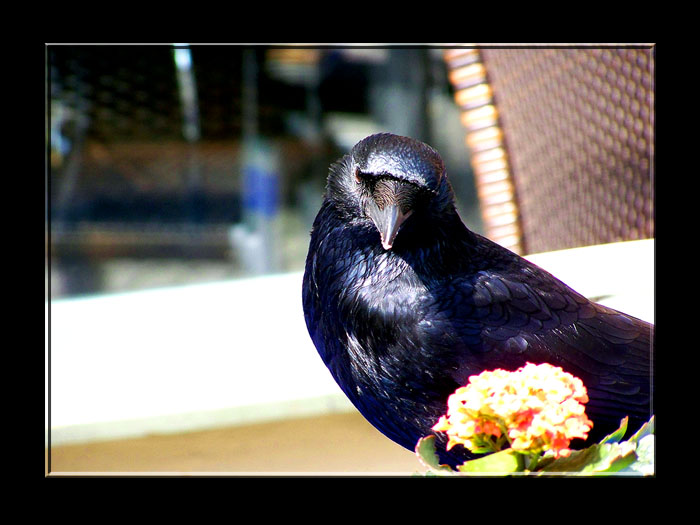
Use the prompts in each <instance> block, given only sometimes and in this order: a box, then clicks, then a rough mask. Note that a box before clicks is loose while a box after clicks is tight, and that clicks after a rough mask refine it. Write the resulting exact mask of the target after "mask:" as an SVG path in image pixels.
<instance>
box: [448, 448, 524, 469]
mask: <svg viewBox="0 0 700 525" xmlns="http://www.w3.org/2000/svg"><path fill="white" fill-rule="evenodd" d="M457 470H459V471H460V472H469V473H472V474H474V473H478V474H509V473H512V472H520V471H522V470H523V456H522V454H520V453H518V452H516V451H514V450H513V449H510V448H507V449H505V450H501V451H500V452H494V453H493V454H489V455H488V456H484V457H483V458H477V459H472V460H469V461H466V462H464V463H463V464H462V465H459V466H458V467H457Z"/></svg>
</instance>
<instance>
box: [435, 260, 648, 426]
mask: <svg viewBox="0 0 700 525" xmlns="http://www.w3.org/2000/svg"><path fill="white" fill-rule="evenodd" d="M450 288H452V290H451V291H450V292H449V293H448V294H446V295H448V296H451V299H450V301H449V304H447V305H445V307H446V308H448V309H449V310H450V311H451V313H450V316H451V318H452V319H453V324H454V330H455V332H454V333H455V341H453V343H454V344H455V345H456V346H457V347H460V346H461V353H462V355H463V361H462V364H461V367H460V370H459V371H458V372H457V374H456V376H455V378H456V379H457V380H458V382H460V383H461V384H466V382H467V381H468V376H469V375H472V374H473V373H475V372H474V371H475V370H477V371H478V370H479V369H484V368H489V369H493V368H496V367H502V368H506V369H509V370H514V369H516V368H517V367H519V366H522V365H523V364H524V363H525V362H533V363H541V362H548V363H551V364H552V365H555V366H560V367H562V368H563V369H564V370H565V371H567V372H569V373H572V374H574V375H576V376H577V377H579V378H581V380H582V381H583V382H584V384H585V386H586V388H587V389H588V394H589V398H590V401H589V403H588V405H587V409H586V410H587V413H588V414H589V417H591V418H594V421H595V419H598V420H600V421H603V420H604V421H607V422H609V423H611V424H618V423H619V422H620V419H622V418H623V417H624V416H630V418H631V419H632V420H634V421H642V422H643V421H646V420H648V418H649V417H650V410H651V408H650V399H651V384H652V378H651V369H652V367H651V357H652V338H653V326H652V325H650V324H649V323H646V322H644V321H642V320H639V319H636V318H634V317H632V316H629V315H626V314H624V313H621V312H618V311H616V310H613V309H611V308H607V307H604V306H602V305H598V304H596V303H592V302H591V301H589V300H588V299H586V298H585V297H583V296H582V295H580V294H578V293H577V292H575V291H574V290H572V289H571V288H569V287H568V286H566V285H565V284H564V283H562V282H561V281H559V280H557V279H556V278H554V277H553V276H551V275H550V274H548V273H547V272H545V271H544V270H542V269H540V268H539V267H537V266H534V265H532V264H531V263H523V264H522V265H521V266H520V267H519V268H518V269H517V271H513V270H511V271H503V270H501V271H495V270H493V271H489V270H486V271H480V272H477V273H475V274H472V275H469V276H467V277H465V278H459V279H455V280H453V281H452V283H451V284H450ZM477 334H478V335H477ZM485 364H488V366H486V367H485V366H483V365H485Z"/></svg>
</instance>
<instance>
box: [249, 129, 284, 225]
mask: <svg viewBox="0 0 700 525" xmlns="http://www.w3.org/2000/svg"><path fill="white" fill-rule="evenodd" d="M244 147H245V152H244V166H243V191H242V193H243V206H244V209H245V211H244V215H249V214H260V215H262V216H263V217H266V218H273V217H275V216H276V215H277V214H278V213H279V209H280V183H279V181H280V174H279V166H278V162H277V155H276V154H275V152H274V150H273V148H272V147H271V146H270V144H269V143H268V142H267V141H266V140H264V139H262V138H260V137H257V138H252V139H249V140H247V141H246V144H245V146H244Z"/></svg>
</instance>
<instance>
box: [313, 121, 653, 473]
mask: <svg viewBox="0 0 700 525" xmlns="http://www.w3.org/2000/svg"><path fill="white" fill-rule="evenodd" d="M380 231H381V233H380ZM303 305H304V313H305V319H306V324H307V327H308V329H309V334H310V335H311V339H312V340H313V342H314V344H315V346H316V348H317V349H318V352H319V354H320V356H321V358H322V359H323V361H324V362H325V364H326V366H327V367H328V369H329V370H330V372H331V374H332V375H333V377H334V378H335V380H336V382H337V383H338V384H339V385H340V387H341V389H342V390H343V391H344V392H345V394H346V395H347V396H348V398H349V399H350V400H351V401H352V402H353V404H354V405H355V406H356V407H357V408H358V409H359V411H360V412H361V413H362V414H363V415H364V416H365V417H366V418H367V419H368V420H369V421H370V422H371V423H372V424H373V425H374V426H375V427H377V428H378V429H379V430H380V431H381V432H383V433H384V434H385V435H386V436H388V437H389V438H391V439H393V440H394V441H396V442H397V443H399V444H401V445H402V446H404V447H406V448H408V449H410V450H413V449H414V447H415V445H416V442H417V441H418V439H419V438H421V437H423V436H426V435H429V434H431V433H432V431H431V427H432V426H433V425H434V424H435V422H436V421H437V419H438V418H439V416H440V415H442V414H444V413H445V410H446V400H447V397H448V396H449V395H450V394H451V393H452V392H453V391H454V390H455V389H456V388H457V387H458V386H461V385H464V384H466V383H467V382H468V378H469V376H471V375H473V374H478V373H480V372H481V371H483V370H486V369H488V370H492V369H495V368H504V369H507V370H515V369H516V368H518V367H520V366H522V365H524V364H525V363H526V362H532V363H542V362H548V363H551V364H553V365H555V366H561V367H562V368H563V369H564V370H566V371H568V372H570V373H572V374H574V375H576V376H578V377H580V378H581V379H582V380H583V382H584V384H585V385H586V387H587V389H588V394H589V397H590V401H589V403H588V404H587V407H586V413H587V414H588V416H589V418H590V419H592V421H593V422H594V429H593V431H592V432H591V435H590V437H589V440H588V441H589V442H592V441H593V440H598V439H600V438H601V437H603V436H604V435H605V434H606V433H609V432H611V431H612V430H614V429H616V428H617V426H618V424H619V422H620V420H621V419H622V418H623V417H624V416H626V415H627V416H630V420H631V422H630V427H631V428H633V429H636V428H637V427H638V426H640V425H641V424H642V423H644V422H646V421H647V420H648V419H649V417H650V415H651V394H652V392H651V384H652V377H651V369H652V366H651V355H652V338H653V335H652V334H653V325H650V324H648V323H646V322H644V321H641V320H639V319H636V318H634V317H631V316H628V315H626V314H623V313H620V312H617V311H615V310H612V309H610V308H606V307H604V306H601V305H598V304H595V303H592V302H590V301H589V300H587V299H586V298H585V297H583V296H581V295H580V294H578V293H577V292H575V291H574V290H572V289H571V288H569V287H568V286H566V285H565V284H563V283H562V282H560V281H559V280H557V279H556V278H555V277H553V276H552V275H550V274H549V273H547V272H546V271H544V270H542V269H541V268H539V267H537V266H535V265H534V264H532V263H530V262H528V261H527V260H525V259H523V258H521V257H519V256H518V255H516V254H514V253H512V252H510V251H509V250H507V249H505V248H503V247H501V246H499V245H497V244H495V243H494V242H492V241H490V240H488V239H486V238H484V237H482V236H480V235H478V234H476V233H473V232H471V231H470V230H468V229H467V228H466V227H465V226H464V224H463V223H462V221H461V220H460V218H459V216H458V214H457V212H456V210H455V207H454V199H453V194H452V189H451V187H450V184H449V182H448V180H447V176H446V173H445V167H444V165H443V162H442V159H441V158H440V156H439V154H438V153H437V152H436V151H434V150H433V149H432V148H430V147H429V146H427V145H425V144H423V143H421V142H418V141H415V140H413V139H410V138H406V137H399V136H396V135H391V134H378V135H372V136H370V137H368V138H366V139H364V140H363V141H361V142H359V143H358V144H357V145H356V146H355V147H354V148H353V149H352V151H351V152H350V154H349V155H346V156H345V157H343V158H342V159H340V161H338V163H336V164H334V165H333V166H331V169H330V173H329V177H328V185H327V191H326V194H325V196H324V201H323V204H322V206H321V210H320V211H319V213H318V216H317V217H316V220H315V222H314V225H313V229H312V232H311V243H310V246H309V253H308V257H307V260H306V268H305V274H304V282H303ZM438 441H439V443H438V449H439V452H440V454H441V458H442V460H443V461H444V462H447V463H450V464H452V465H454V464H456V463H458V462H461V461H463V460H464V459H466V458H468V457H470V456H469V454H468V453H467V452H466V450H465V449H464V448H463V447H462V446H461V445H458V446H456V447H454V448H453V449H452V450H451V451H450V452H445V451H444V436H443V435H441V434H439V435H438ZM574 444H575V443H572V445H574Z"/></svg>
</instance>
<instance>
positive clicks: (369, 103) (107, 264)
mask: <svg viewBox="0 0 700 525" xmlns="http://www.w3.org/2000/svg"><path fill="white" fill-rule="evenodd" d="M47 72H48V78H49V88H50V130H49V132H50V145H51V150H50V151H51V157H50V161H51V172H50V179H49V189H50V207H49V213H50V215H49V219H50V241H51V243H50V256H51V273H50V275H49V273H48V270H47V279H50V280H51V287H50V290H51V298H52V299H59V298H62V297H73V296H78V295H86V294H100V293H113V292H123V291H131V290H138V289H144V288H152V287H155V286H170V285H174V284H185V283H191V282H207V281H216V280H220V279H231V278H240V277H249V276H252V275H263V274H269V273H279V272H289V271H295V270H301V269H302V268H303V264H304V260H305V257H306V250H307V247H308V246H307V244H308V233H309V230H310V228H311V224H312V221H313V218H314V216H315V214H316V212H317V211H318V208H319V206H320V202H321V197H322V193H323V189H324V184H325V177H326V174H327V170H328V166H329V164H330V163H331V162H332V161H334V160H336V159H338V158H339V157H340V156H342V155H343V154H345V153H347V152H348V150H349V149H350V148H351V147H352V146H353V145H354V144H355V143H356V142H357V141H358V140H359V139H361V138H363V137H365V136H366V135H369V134H371V133H374V132H377V131H392V132H395V133H399V134H403V135H410V136H413V137H416V138H419V139H421V140H424V141H426V142H429V143H430V144H432V145H433V146H434V147H436V148H437V149H438V150H439V151H440V152H441V153H442V154H443V155H444V156H445V157H446V158H445V161H446V163H447V165H448V166H449V167H450V175H451V177H452V180H453V183H454V185H455V187H456V191H457V192H458V197H459V202H460V205H461V207H462V210H463V212H464V215H465V217H466V219H467V220H468V221H471V222H472V225H473V226H474V227H475V229H477V230H478V229H479V225H478V221H479V215H478V212H476V206H475V204H476V196H475V191H474V184H473V182H472V180H471V168H470V165H469V161H468V158H467V152H466V151H465V149H466V148H465V147H464V130H463V127H462V126H461V123H460V121H459V111H458V109H457V108H456V106H455V104H454V101H453V98H452V93H451V87H450V86H449V83H448V80H447V73H446V70H445V62H444V60H443V58H442V52H441V50H439V49H428V48H423V49H381V48H374V49H361V48H357V49H309V48H301V49H300V48H296V49H295V48H264V47H255V48H244V47H241V46H233V45H232V46H219V45H194V46H187V45H178V46H166V45H153V46H110V45H104V46H49V47H48V64H47ZM48 289H49V287H48V286H47V294H48Z"/></svg>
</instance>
